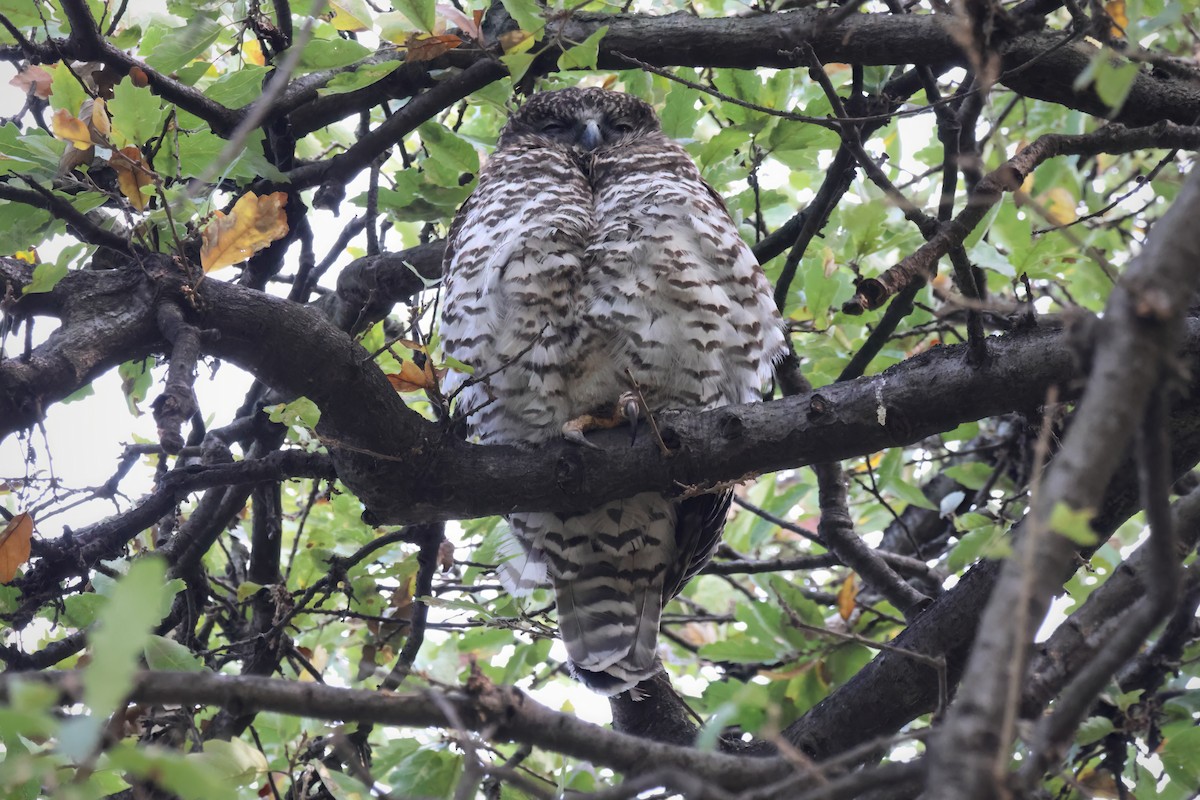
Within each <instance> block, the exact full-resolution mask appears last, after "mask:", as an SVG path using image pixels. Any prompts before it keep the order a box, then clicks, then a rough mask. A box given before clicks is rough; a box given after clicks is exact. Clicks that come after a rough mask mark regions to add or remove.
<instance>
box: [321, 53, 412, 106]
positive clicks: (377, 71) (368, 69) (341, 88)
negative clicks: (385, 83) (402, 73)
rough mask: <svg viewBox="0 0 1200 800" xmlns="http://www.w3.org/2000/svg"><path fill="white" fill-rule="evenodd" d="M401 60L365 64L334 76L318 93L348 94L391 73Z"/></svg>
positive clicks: (323, 95)
mask: <svg viewBox="0 0 1200 800" xmlns="http://www.w3.org/2000/svg"><path fill="white" fill-rule="evenodd" d="M401 64H402V62H400V61H385V62H383V63H382V64H364V65H363V66H361V67H359V68H358V69H356V70H354V71H353V72H343V73H342V74H340V75H336V76H334V78H333V80H331V81H329V83H327V84H325V85H324V86H323V87H321V88H320V89H317V94H318V95H320V96H322V97H325V96H327V95H331V94H346V93H347V92H355V91H358V90H359V89H363V88H366V87H367V86H370V85H371V84H373V83H377V82H379V81H380V80H382V79H384V78H386V77H387V76H388V75H391V74H392V73H393V72H395V71H396V70H397V69H399V68H400V66H401Z"/></svg>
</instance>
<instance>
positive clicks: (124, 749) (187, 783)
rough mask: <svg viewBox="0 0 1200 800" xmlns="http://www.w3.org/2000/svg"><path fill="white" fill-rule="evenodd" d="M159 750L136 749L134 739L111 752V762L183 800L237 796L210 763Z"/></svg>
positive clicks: (119, 744)
mask: <svg viewBox="0 0 1200 800" xmlns="http://www.w3.org/2000/svg"><path fill="white" fill-rule="evenodd" d="M196 755H201V754H191V755H190V756H185V755H184V754H183V753H177V752H175V751H171V750H164V749H162V748H160V747H145V746H136V745H135V744H134V742H133V740H126V741H124V742H120V743H118V744H117V745H116V746H115V747H114V748H112V749H111V750H110V751H109V752H108V759H109V761H110V763H111V764H112V765H114V766H116V767H119V768H120V769H122V770H124V771H126V772H128V773H130V774H131V775H134V776H135V777H138V778H143V779H147V778H149V779H153V781H154V783H155V784H157V785H159V786H162V787H163V788H165V789H167V790H168V791H171V792H174V793H175V794H177V795H179V796H180V797H182V798H184V800H216V798H224V797H231V796H236V795H234V793H232V792H231V791H230V787H229V786H228V785H226V783H225V782H224V781H223V780H222V779H221V776H220V775H219V774H217V773H216V772H215V771H214V770H213V769H212V764H211V762H207V761H203V760H201V759H197V758H195V757H194V756H196Z"/></svg>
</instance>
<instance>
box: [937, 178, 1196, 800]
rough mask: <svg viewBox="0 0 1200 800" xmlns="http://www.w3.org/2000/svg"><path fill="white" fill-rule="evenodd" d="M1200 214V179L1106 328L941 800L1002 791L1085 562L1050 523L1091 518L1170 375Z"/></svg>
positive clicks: (968, 709)
mask: <svg viewBox="0 0 1200 800" xmlns="http://www.w3.org/2000/svg"><path fill="white" fill-rule="evenodd" d="M985 182H986V179H985ZM1197 215H1200V171H1197V172H1194V173H1193V174H1192V175H1191V176H1190V177H1189V179H1188V181H1187V182H1186V183H1185V184H1184V187H1183V189H1182V190H1181V192H1180V194H1179V196H1178V197H1177V199H1176V200H1175V203H1174V204H1173V205H1172V206H1171V208H1170V210H1169V211H1168V212H1167V214H1166V215H1165V216H1164V217H1163V218H1162V219H1161V220H1160V221H1159V222H1158V223H1157V224H1156V225H1155V227H1154V232H1153V234H1152V235H1151V237H1150V241H1149V243H1148V245H1147V247H1146V249H1145V250H1144V251H1143V252H1142V253H1141V254H1140V255H1139V257H1138V258H1137V259H1136V260H1135V261H1134V262H1133V264H1132V265H1131V266H1130V267H1129V269H1128V270H1127V271H1126V273H1125V274H1124V275H1123V276H1122V279H1121V281H1120V282H1119V283H1118V284H1117V286H1116V288H1115V289H1114V290H1113V294H1112V295H1111V297H1110V298H1109V302H1108V306H1107V310H1106V313H1105V315H1104V317H1103V319H1102V320H1101V321H1100V322H1099V323H1098V327H1099V330H1098V331H1097V332H1096V348H1097V349H1096V355H1095V357H1094V362H1093V367H1092V371H1091V377H1090V378H1089V380H1088V386H1087V390H1086V393H1085V396H1084V399H1083V401H1082V402H1081V403H1080V405H1079V409H1078V411H1077V412H1076V414H1075V418H1074V420H1073V422H1072V425H1071V429H1070V431H1069V432H1068V434H1067V437H1066V440H1065V442H1064V444H1063V446H1062V449H1061V450H1060V451H1059V453H1058V455H1057V456H1056V457H1055V459H1054V462H1053V463H1052V464H1051V466H1050V468H1049V470H1048V471H1047V474H1046V479H1045V481H1044V482H1043V484H1042V487H1041V491H1040V492H1038V494H1037V496H1036V497H1035V498H1034V502H1033V504H1032V507H1031V511H1030V514H1029V517H1028V519H1029V520H1030V521H1031V523H1030V526H1029V528H1028V529H1029V530H1030V534H1029V535H1027V536H1025V537H1024V538H1023V539H1022V540H1021V541H1020V542H1019V543H1018V547H1017V550H1016V553H1015V554H1014V556H1013V558H1011V559H1010V560H1009V561H1008V562H1007V563H1006V564H1005V568H1004V574H1003V576H1002V578H1001V580H1000V583H999V584H998V585H997V588H996V591H995V594H994V596H993V598H992V600H991V602H990V604H989V606H988V611H987V613H986V615H985V617H984V619H983V622H982V630H983V631H984V635H983V636H982V637H981V638H980V639H979V641H978V643H977V645H976V648H975V651H974V652H973V654H972V658H971V664H970V667H969V668H968V672H967V674H966V675H965V676H964V678H963V684H962V687H961V689H960V691H959V699H958V702H957V703H956V705H955V706H954V708H952V710H951V714H950V715H949V717H948V718H947V721H946V725H945V727H944V728H943V730H942V732H941V735H940V736H939V738H938V742H939V746H938V748H937V749H936V750H935V751H934V752H933V760H932V762H931V767H930V784H929V785H930V787H931V789H932V791H933V794H932V795H931V800H933V798H946V800H950V798H959V797H975V798H980V800H984V799H985V798H989V797H993V796H995V793H996V792H997V791H998V790H999V787H998V785H997V783H998V782H997V776H999V775H1003V774H1004V773H1005V772H1007V769H1008V759H1007V755H1006V754H1007V749H1008V746H1009V743H1008V742H1007V741H1003V740H1002V739H1003V737H1002V736H1001V735H1000V734H999V733H998V731H1000V729H1001V724H1002V720H1003V719H1004V718H1005V716H1006V714H1009V713H1011V712H1012V709H1009V708H1008V698H1009V697H1010V694H1011V690H1012V687H1013V685H1014V682H1017V681H1021V680H1022V678H1023V675H1024V672H1025V660H1024V659H1022V658H1020V657H1019V654H1020V653H1021V651H1022V648H1023V647H1027V645H1028V644H1029V643H1030V642H1031V640H1032V638H1033V634H1034V631H1035V630H1036V628H1037V626H1038V625H1040V623H1041V620H1042V618H1043V617H1044V616H1045V612H1046V608H1047V606H1048V604H1049V601H1050V598H1051V596H1052V594H1053V593H1054V592H1055V591H1057V589H1058V587H1059V586H1060V582H1059V579H1058V576H1059V575H1060V574H1061V573H1062V571H1063V570H1064V569H1066V568H1067V567H1068V565H1069V564H1070V563H1071V559H1072V558H1073V557H1074V554H1075V547H1074V546H1073V545H1072V544H1071V542H1070V540H1068V539H1067V538H1066V537H1064V536H1060V535H1058V534H1057V533H1055V532H1054V531H1053V530H1052V529H1051V527H1050V522H1049V520H1050V518H1051V513H1052V511H1053V510H1054V509H1055V507H1056V506H1059V505H1060V504H1061V505H1064V506H1066V507H1067V508H1068V509H1071V510H1073V511H1076V512H1085V513H1086V512H1088V511H1089V510H1091V509H1095V508H1096V507H1097V506H1098V505H1099V503H1100V500H1101V497H1102V494H1103V491H1104V486H1105V485H1106V484H1107V482H1108V480H1109V478H1110V476H1111V475H1112V474H1113V471H1114V470H1115V469H1116V467H1117V465H1118V463H1119V461H1120V458H1121V456H1122V454H1123V453H1124V451H1125V445H1126V443H1127V442H1128V441H1129V438H1130V436H1131V434H1132V432H1133V431H1134V430H1137V428H1138V424H1139V422H1140V421H1141V419H1142V416H1143V414H1144V409H1145V407H1146V403H1147V401H1148V398H1149V397H1150V396H1151V394H1152V393H1153V392H1154V391H1156V389H1157V387H1158V386H1159V384H1160V382H1161V381H1162V380H1163V379H1164V377H1166V375H1167V370H1168V364H1169V362H1170V360H1171V359H1172V358H1173V357H1174V355H1173V354H1174V352H1175V350H1176V348H1177V347H1178V343H1179V335H1180V325H1181V321H1182V317H1183V313H1184V310H1185V309H1186V308H1187V305H1188V303H1189V302H1190V300H1191V297H1192V294H1193V292H1194V291H1195V285H1196V276H1197V273H1196V270H1195V264H1196V263H1197V262H1198V261H1200V235H1197V234H1198V231H1197V227H1196V225H1195V224H1194V221H1195V219H1196V218H1197ZM1017 611H1020V612H1021V613H1016V612H1017ZM964 743H967V744H966V746H964Z"/></svg>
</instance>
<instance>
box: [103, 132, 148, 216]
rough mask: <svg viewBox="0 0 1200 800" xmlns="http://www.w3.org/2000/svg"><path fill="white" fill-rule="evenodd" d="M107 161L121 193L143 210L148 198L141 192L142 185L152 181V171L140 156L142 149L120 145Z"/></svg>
mask: <svg viewBox="0 0 1200 800" xmlns="http://www.w3.org/2000/svg"><path fill="white" fill-rule="evenodd" d="M108 163H109V165H110V166H111V167H112V168H113V169H114V170H116V172H117V185H118V186H120V187H121V194H123V195H125V197H126V198H127V199H128V200H129V203H130V205H132V206H133V207H134V208H136V209H137V210H138V211H145V210H146V203H147V201H148V198H147V197H146V195H144V194H142V187H143V186H148V185H149V184H151V183H153V182H154V177H153V176H154V173H153V172H152V171H151V169H150V165H149V164H147V163H146V160H145V159H144V158H142V151H141V150H139V149H138V148H136V147H134V146H133V145H130V146H129V147H122V148H121V149H120V150H118V151H116V152H114V153H113V154H112V157H111V158H110V159H109V160H108Z"/></svg>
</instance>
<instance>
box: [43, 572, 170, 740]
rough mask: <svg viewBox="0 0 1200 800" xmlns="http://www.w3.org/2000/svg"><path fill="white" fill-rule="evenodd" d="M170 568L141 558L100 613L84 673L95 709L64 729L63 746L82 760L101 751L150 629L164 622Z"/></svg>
mask: <svg viewBox="0 0 1200 800" xmlns="http://www.w3.org/2000/svg"><path fill="white" fill-rule="evenodd" d="M166 577H167V567H166V562H164V561H163V560H162V559H160V558H154V557H146V558H140V559H138V560H137V561H135V562H133V563H132V564H131V565H130V566H129V572H128V573H126V575H125V576H124V577H123V578H122V579H121V580H120V581H118V583H117V585H116V587H115V588H114V589H113V592H112V596H111V597H109V600H108V603H107V604H106V605H105V606H104V608H103V609H101V611H100V615H99V621H98V624H97V627H96V630H95V631H94V632H93V633H92V636H91V645H92V646H91V651H92V661H91V663H90V664H88V666H87V669H85V670H84V673H83V699H84V702H85V703H86V704H87V706H88V708H89V709H90V711H91V714H90V715H89V716H86V717H76V718H74V719H72V720H71V721H70V723H69V724H70V726H71V728H72V730H70V731H68V730H67V725H64V726H63V737H62V741H61V747H62V750H63V752H64V753H65V754H66V755H67V756H68V757H71V758H75V759H82V758H85V757H86V756H87V755H88V753H90V752H91V751H92V748H93V747H95V745H96V742H97V741H98V739H99V736H100V732H101V729H102V727H103V725H104V722H105V720H106V719H107V717H108V716H109V715H110V714H112V712H113V711H115V710H116V708H117V706H118V705H119V704H120V703H121V702H122V701H123V700H124V699H125V694H126V693H127V692H128V691H129V688H130V687H131V686H132V685H133V672H134V668H135V667H136V665H137V658H138V656H139V655H141V653H142V650H143V648H144V646H145V644H146V641H147V640H148V639H149V637H150V626H151V625H154V624H155V623H156V622H158V621H159V620H160V619H162V616H163V615H162V606H163V601H164V599H166V598H167V594H166V593H167V581H166Z"/></svg>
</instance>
